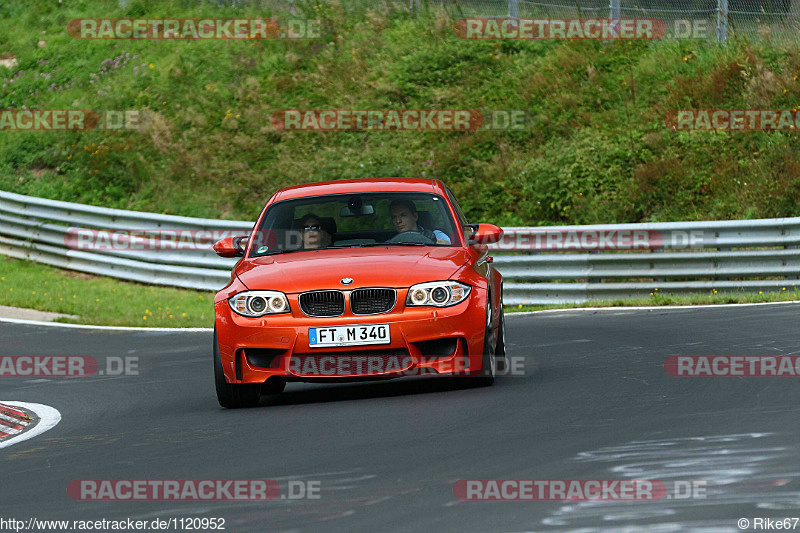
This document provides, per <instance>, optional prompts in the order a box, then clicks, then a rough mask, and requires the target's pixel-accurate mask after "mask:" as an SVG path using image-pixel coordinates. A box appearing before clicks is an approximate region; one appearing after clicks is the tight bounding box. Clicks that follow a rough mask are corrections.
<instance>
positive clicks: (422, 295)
mask: <svg viewBox="0 0 800 533" xmlns="http://www.w3.org/2000/svg"><path fill="white" fill-rule="evenodd" d="M471 290H472V287H470V286H469V285H465V284H463V283H459V282H457V281H431V282H428V283H419V284H417V285H412V286H411V288H410V289H408V296H407V297H406V305H409V306H415V305H432V306H434V307H449V306H451V305H455V304H457V303H460V302H463V301H464V300H465V299H466V298H467V296H469V293H470V291H471Z"/></svg>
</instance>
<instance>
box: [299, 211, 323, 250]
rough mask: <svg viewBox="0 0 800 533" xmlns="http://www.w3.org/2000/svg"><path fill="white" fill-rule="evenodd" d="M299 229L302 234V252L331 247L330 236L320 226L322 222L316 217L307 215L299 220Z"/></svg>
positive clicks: (311, 214)
mask: <svg viewBox="0 0 800 533" xmlns="http://www.w3.org/2000/svg"><path fill="white" fill-rule="evenodd" d="M300 229H301V230H302V232H303V249H304V250H314V249H316V248H327V247H328V246H330V245H331V234H330V233H328V231H327V230H326V229H325V228H324V227H323V226H322V222H321V221H320V218H319V217H318V216H317V215H315V214H313V213H308V214H307V215H305V216H304V217H303V218H301V219H300Z"/></svg>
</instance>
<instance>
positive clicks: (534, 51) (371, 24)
mask: <svg viewBox="0 0 800 533" xmlns="http://www.w3.org/2000/svg"><path fill="white" fill-rule="evenodd" d="M346 6H349V4H346V3H344V2H342V3H339V2H333V1H327V0H321V1H314V2H305V1H301V2H299V7H298V8H297V10H296V11H295V13H294V16H296V17H298V18H307V19H320V20H323V21H324V23H323V26H322V35H321V39H318V40H306V41H294V42H289V41H196V42H191V41H181V42H176V41H127V40H119V41H113V40H105V41H88V40H77V39H73V38H71V37H70V36H68V35H67V34H66V31H65V28H66V25H67V23H68V22H69V21H70V20H72V19H74V18H80V17H151V18H152V17H164V16H171V17H181V16H183V17H188V16H192V17H202V16H216V17H224V16H240V17H241V16H253V17H269V16H272V15H275V16H279V17H285V16H287V14H286V12H282V11H271V10H265V9H255V8H243V9H237V10H234V9H231V8H219V7H215V6H205V7H202V8H192V9H189V8H187V7H181V6H180V5H179V4H178V3H174V2H161V1H143V0H129V1H128V2H127V7H125V8H120V7H119V3H118V2H116V1H111V0H106V1H103V0H63V2H61V3H60V4H58V3H56V2H52V1H44V0H37V1H33V2H24V3H13V2H12V3H3V5H2V6H0V25H2V26H3V28H5V29H7V31H2V32H0V54H5V57H7V58H9V57H14V58H15V59H16V62H17V66H15V67H12V68H11V69H5V68H3V67H0V79H2V82H1V83H0V108H11V109H22V108H23V107H25V108H53V109H58V108H75V109H87V108H91V109H103V110H109V109H114V110H124V109H140V110H148V111H150V112H151V113H152V117H153V120H152V123H151V124H150V126H149V127H148V129H147V130H145V131H142V132H110V131H86V132H68V133H58V132H19V131H16V132H0V189H3V190H9V191H14V192H20V193H24V194H32V195H38V196H44V197H50V198H56V199H62V200H69V201H79V202H85V203H92V204H98V205H107V206H112V207H121V208H131V209H139V210H149V211H158V212H167V213H172V214H182V215H189V216H204V217H225V218H236V219H252V218H254V217H255V216H256V214H257V213H258V211H259V210H260V209H261V207H262V206H263V204H264V202H265V200H266V199H267V198H268V197H269V195H271V194H272V192H273V191H274V190H275V189H276V188H278V187H281V186H284V185H288V184H296V183H301V182H309V181H317V180H325V179H338V178H353V177H370V176H428V177H436V178H441V179H443V180H445V181H446V182H447V183H448V184H449V185H450V186H451V187H452V188H453V190H454V192H455V193H456V195H457V196H459V198H460V199H461V201H462V203H463V205H464V208H465V210H466V211H467V214H468V216H469V218H470V219H473V220H486V221H492V222H495V223H499V224H505V225H513V224H518V225H536V224H573V223H575V224H583V223H613V222H638V221H668V220H689V219H698V220H699V219H732V218H756V217H779V216H796V215H800V163H798V157H797V156H798V146H800V145H798V141H797V138H796V137H797V135H796V134H794V133H791V132H789V133H763V132H737V133H724V132H718V133H714V132H674V131H671V130H670V129H668V128H667V127H666V126H665V124H664V117H665V115H666V113H667V112H668V111H670V110H673V109H687V108H702V109H710V108H732V109H750V108H763V109H796V108H797V106H798V105H800V84H799V83H798V80H797V78H798V75H800V50H798V48H797V46H796V45H772V44H770V43H768V42H763V43H758V44H751V43H746V42H732V43H730V44H729V45H728V46H727V47H720V46H718V45H717V44H716V43H705V42H697V41H684V42H674V41H673V42H652V43H650V42H615V43H601V42H595V41H587V42H566V43H564V42H542V41H533V42H517V41H503V42H500V41H495V42H492V41H465V40H460V39H458V38H457V37H456V36H455V35H454V32H453V29H452V19H450V18H448V16H447V14H446V13H444V12H440V11H426V10H425V9H423V10H421V12H420V13H418V14H416V15H411V14H409V13H408V12H407V11H406V10H404V9H402V8H400V7H398V8H394V9H393V8H390V7H374V8H371V9H362V8H357V7H346ZM283 108H321V109H328V108H333V109H392V108H394V109H399V108H404V109H441V108H453V109H524V110H527V111H529V112H531V113H532V114H533V116H534V121H533V128H532V129H531V130H529V131H525V132H492V131H478V132H436V131H428V132H324V133H322V132H285V131H276V130H275V129H273V128H272V126H271V124H270V120H269V117H270V116H271V113H272V112H273V111H274V110H276V109H283Z"/></svg>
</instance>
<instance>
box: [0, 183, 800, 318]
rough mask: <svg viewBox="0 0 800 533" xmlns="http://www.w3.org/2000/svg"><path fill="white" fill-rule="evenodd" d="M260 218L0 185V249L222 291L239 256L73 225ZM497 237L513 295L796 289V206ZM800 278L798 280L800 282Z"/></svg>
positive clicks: (547, 297) (498, 259) (125, 226)
mask: <svg viewBox="0 0 800 533" xmlns="http://www.w3.org/2000/svg"><path fill="white" fill-rule="evenodd" d="M252 226H253V222H247V221H226V220H214V219H202V218H191V217H181V216H174V215H161V214H156V213H145V212H139V211H126V210H119V209H109V208H104V207H96V206H89V205H83V204H76V203H70V202H60V201H54V200H47V199H43V198H36V197H31V196H23V195H20V194H14V193H9V192H3V191H0V254H3V255H7V256H10V257H16V258H22V259H29V260H32V261H37V262H40V263H45V264H48V265H53V266H56V267H60V268H66V269H71V270H77V271H81V272H87V273H91V274H99V275H104V276H111V277H115V278H119V279H125V280H131V281H138V282H143V283H152V284H159V285H170V286H177V287H186V288H194V289H204V290H217V289H219V288H221V287H222V286H224V285H225V284H226V283H227V282H228V280H229V279H230V270H231V268H232V267H233V265H234V264H235V263H236V259H223V258H220V257H217V256H216V255H215V254H214V253H213V252H212V251H211V250H210V247H209V248H208V249H206V250H201V249H188V250H170V249H166V250H132V249H114V248H113V247H110V248H109V249H100V250H94V249H93V250H89V251H87V250H80V249H73V247H70V246H67V242H68V238H69V235H70V234H72V233H73V232H74V231H75V230H76V228H95V229H101V230H131V229H140V230H166V229H187V230H207V231H209V232H214V231H216V232H228V233H230V232H235V233H236V234H244V233H247V232H249V231H250V229H251V228H252ZM504 229H505V232H506V234H505V235H504V237H503V240H502V241H500V242H499V243H497V244H493V245H490V246H489V248H490V249H491V250H493V254H494V265H495V266H496V267H497V268H498V270H499V271H500V272H501V273H502V274H503V276H504V279H505V283H504V300H505V302H506V303H508V304H550V303H565V302H575V303H579V302H585V301H588V300H592V299H603V300H614V299H629V298H639V297H648V296H649V295H650V293H652V292H654V289H656V288H658V289H659V291H660V292H662V293H665V294H689V293H697V292H711V291H712V290H716V291H719V292H725V291H768V290H783V289H784V287H785V288H786V289H787V290H788V289H791V287H792V285H793V284H794V281H793V280H797V279H798V277H800V248H798V246H800V217H797V218H783V219H760V220H744V221H712V222H667V223H651V224H613V225H606V226H551V227H524V228H518V227H512V228H504ZM797 284H798V285H800V282H797Z"/></svg>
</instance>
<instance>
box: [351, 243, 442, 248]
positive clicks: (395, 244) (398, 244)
mask: <svg viewBox="0 0 800 533" xmlns="http://www.w3.org/2000/svg"><path fill="white" fill-rule="evenodd" d="M358 246H359V248H368V247H371V246H433V245H432V244H425V243H424V242H365V243H363V244H359V245H358Z"/></svg>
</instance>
